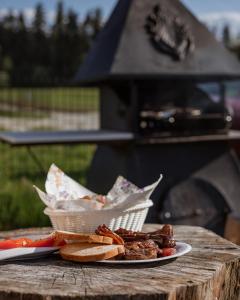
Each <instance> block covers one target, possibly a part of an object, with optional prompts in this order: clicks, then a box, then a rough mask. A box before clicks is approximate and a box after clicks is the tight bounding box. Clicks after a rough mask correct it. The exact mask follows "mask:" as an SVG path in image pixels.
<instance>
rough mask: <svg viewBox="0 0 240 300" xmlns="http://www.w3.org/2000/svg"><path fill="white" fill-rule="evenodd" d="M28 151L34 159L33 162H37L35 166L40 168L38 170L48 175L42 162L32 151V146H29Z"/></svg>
mask: <svg viewBox="0 0 240 300" xmlns="http://www.w3.org/2000/svg"><path fill="white" fill-rule="evenodd" d="M26 148H27V151H28V153H29V155H30V156H31V157H32V159H33V161H34V162H35V164H36V165H37V166H38V168H39V169H40V171H41V173H42V174H43V175H45V174H46V170H45V169H44V167H43V165H42V163H41V161H40V160H39V159H38V157H37V156H36V154H35V153H34V152H33V151H32V149H31V147H30V146H27V147H26Z"/></svg>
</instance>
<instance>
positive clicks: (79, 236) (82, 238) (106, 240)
mask: <svg viewBox="0 0 240 300" xmlns="http://www.w3.org/2000/svg"><path fill="white" fill-rule="evenodd" d="M55 237H56V239H57V240H70V241H77V242H79V243H94V244H106V245H112V243H113V239H112V238H111V237H108V236H103V235H98V234H92V233H89V234H88V233H74V232H68V231H59V230H57V231H55Z"/></svg>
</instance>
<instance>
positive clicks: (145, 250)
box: [122, 239, 161, 260]
mask: <svg viewBox="0 0 240 300" xmlns="http://www.w3.org/2000/svg"><path fill="white" fill-rule="evenodd" d="M124 246H125V254H124V255H123V257H122V258H123V259H127V260H136V259H137V260H139V259H152V258H157V257H158V256H160V255H161V250H160V249H159V248H158V245H157V244H156V243H155V242H154V241H153V240H150V239H149V240H142V241H141V240H140V241H132V242H126V243H125V244H124Z"/></svg>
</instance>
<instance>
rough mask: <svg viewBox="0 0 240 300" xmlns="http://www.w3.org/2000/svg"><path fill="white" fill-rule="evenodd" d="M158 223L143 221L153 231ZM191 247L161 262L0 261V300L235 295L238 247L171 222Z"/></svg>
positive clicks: (239, 285) (196, 299) (227, 299)
mask: <svg viewBox="0 0 240 300" xmlns="http://www.w3.org/2000/svg"><path fill="white" fill-rule="evenodd" d="M159 226H160V225H146V226H145V227H144V230H145V231H152V230H155V229H157V228H159ZM50 231H51V229H49V228H42V229H30V230H17V231H9V232H0V238H5V237H16V236H26V235H32V234H45V233H48V232H50ZM175 236H176V239H177V240H179V241H184V242H187V243H189V244H191V245H192V247H193V250H192V251H191V252H190V253H188V254H186V255H184V256H182V257H179V258H178V259H176V260H173V261H169V262H168V263H165V264H163V263H162V264H159V263H155V264H147V263H146V264H143V265H124V266H120V265H119V266H117V265H104V264H97V263H92V264H80V263H71V262H67V261H64V260H62V259H61V258H60V257H59V256H58V255H51V256H49V257H47V258H45V259H38V260H32V261H30V260H29V261H24V262H23V261H22V262H17V261H16V262H9V263H1V265H0V299H1V300H9V299H11V300H12V299H13V300H17V299H19V300H20V299H21V300H31V299H34V300H35V299H36V300H40V299H42V300H43V299H44V300H60V299H61V300H63V299H64V300H70V299H88V300H90V299H98V300H100V299H101V300H102V299H136V300H138V299H151V300H152V299H164V300H165V299H168V300H176V299H181V300H188V299H189V300H200V299H202V300H203V299H204V300H210V299H211V300H220V299H221V300H239V299H240V248H239V247H238V246H236V245H235V244H232V243H230V242H228V241H227V240H224V239H223V238H221V237H219V236H217V235H216V234H214V233H212V232H210V231H207V230H206V229H203V228H200V227H192V226H175Z"/></svg>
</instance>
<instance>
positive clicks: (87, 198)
mask: <svg viewBox="0 0 240 300" xmlns="http://www.w3.org/2000/svg"><path fill="white" fill-rule="evenodd" d="M161 179H162V175H160V177H159V179H158V180H157V181H156V182H154V183H153V184H151V185H149V186H146V187H144V188H138V187H137V186H136V185H134V184H133V183H131V182H129V181H128V180H127V179H125V178H124V177H122V176H119V177H118V178H117V180H116V182H115V183H114V185H113V187H112V189H111V190H110V191H109V192H108V194H107V195H106V196H105V197H104V196H99V195H97V194H95V193H94V192H92V191H90V190H88V189H86V188H85V187H84V186H82V185H81V184H79V183H77V182H76V181H74V180H73V179H72V178H70V177H68V176H67V175H66V174H64V172H63V171H62V170H60V169H59V168H58V167H57V166H55V165H54V164H52V165H51V167H50V169H49V171H48V175H47V179H46V182H45V188H46V193H45V192H43V191H41V190H40V189H39V188H38V187H36V186H34V187H35V189H36V191H37V193H38V195H39V197H40V199H41V200H42V201H43V203H44V204H45V205H46V206H48V207H50V208H52V209H61V210H66V211H86V210H101V209H108V210H109V209H120V210H122V211H126V210H129V209H131V207H134V206H135V205H137V204H141V203H144V202H145V201H147V200H148V199H149V198H150V196H151V194H152V192H153V191H154V189H155V188H156V187H157V185H158V184H159V182H160V181H161Z"/></svg>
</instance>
